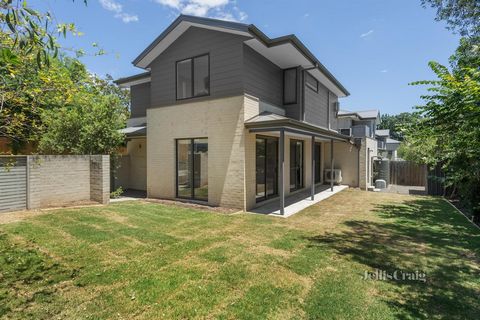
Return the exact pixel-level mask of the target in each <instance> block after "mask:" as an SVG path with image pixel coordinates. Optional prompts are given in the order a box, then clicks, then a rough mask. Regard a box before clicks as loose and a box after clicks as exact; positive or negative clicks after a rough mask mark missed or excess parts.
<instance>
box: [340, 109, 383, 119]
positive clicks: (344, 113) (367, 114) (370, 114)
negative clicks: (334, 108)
mask: <svg viewBox="0 0 480 320" xmlns="http://www.w3.org/2000/svg"><path fill="white" fill-rule="evenodd" d="M379 114H380V111H378V109H371V110H360V111H349V110H340V111H338V115H339V116H341V117H358V118H360V119H376V118H377V117H378V116H379Z"/></svg>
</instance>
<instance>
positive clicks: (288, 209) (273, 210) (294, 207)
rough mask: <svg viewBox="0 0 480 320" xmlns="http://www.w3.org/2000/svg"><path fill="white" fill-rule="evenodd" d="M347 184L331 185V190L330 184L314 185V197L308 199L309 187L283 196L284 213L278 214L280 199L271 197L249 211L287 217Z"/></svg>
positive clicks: (344, 187) (340, 189) (343, 187)
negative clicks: (270, 199)
mask: <svg viewBox="0 0 480 320" xmlns="http://www.w3.org/2000/svg"><path fill="white" fill-rule="evenodd" d="M347 188H348V186H333V192H332V191H331V190H330V186H327V185H319V186H316V187H315V191H316V192H315V199H314V200H313V201H312V200H311V199H310V189H309V188H308V189H307V190H303V191H301V192H298V193H294V194H292V195H288V196H286V197H285V213H284V214H283V215H281V214H280V200H279V199H278V198H275V199H273V200H272V201H271V202H268V203H266V204H264V205H261V206H259V207H257V208H254V209H251V210H250V212H251V213H256V214H266V215H272V216H276V217H281V218H288V217H290V216H292V215H294V214H295V213H297V212H299V211H302V210H303V209H306V208H308V207H310V206H312V205H314V204H316V203H319V202H320V201H322V200H325V199H327V198H329V197H331V196H333V195H334V194H336V193H338V192H340V191H342V190H345V189H347Z"/></svg>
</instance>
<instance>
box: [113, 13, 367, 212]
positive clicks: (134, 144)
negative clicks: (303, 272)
mask: <svg viewBox="0 0 480 320" xmlns="http://www.w3.org/2000/svg"><path fill="white" fill-rule="evenodd" d="M133 64H134V65H135V66H137V67H139V68H142V69H144V70H145V72H144V73H141V74H138V75H134V76H131V77H127V78H123V79H119V80H117V83H118V84H119V85H120V86H122V87H128V88H130V91H131V119H130V120H129V122H128V128H126V129H125V130H124V132H125V133H126V135H127V138H128V146H127V150H128V154H129V157H130V159H129V165H128V168H126V169H125V168H123V169H121V170H124V171H125V170H126V171H128V175H127V176H128V179H126V180H124V182H125V185H124V187H126V188H133V189H145V190H146V191H147V194H148V197H151V198H169V199H186V200H190V201H201V202H205V203H207V204H210V205H220V206H227V207H234V208H239V209H243V210H250V209H252V208H254V207H257V206H260V205H262V204H264V203H266V202H269V201H278V202H279V205H280V208H281V209H280V212H283V207H284V204H285V198H288V196H289V195H291V194H293V193H296V192H301V191H302V190H304V191H305V190H311V191H312V193H311V194H312V197H314V195H315V187H316V186H318V185H320V184H322V183H324V182H325V181H326V180H325V174H324V173H325V172H326V171H328V169H330V168H334V169H338V170H341V172H342V182H341V183H342V184H347V185H350V186H353V187H361V188H364V189H365V188H367V185H368V181H370V177H369V175H371V172H369V164H368V163H369V161H370V159H369V155H368V148H369V145H368V141H366V140H365V139H363V140H361V141H358V142H357V143H355V142H354V141H353V140H352V138H351V137H350V136H347V135H344V134H341V133H339V132H338V130H337V128H338V125H337V121H338V110H339V109H338V108H339V104H338V99H339V98H342V97H346V96H348V95H349V93H348V91H347V90H346V89H345V88H344V87H343V85H342V84H341V83H340V82H339V81H338V80H337V79H336V78H335V77H334V76H333V75H332V74H331V73H330V72H329V71H328V70H327V68H326V67H325V66H324V65H322V64H321V63H320V61H318V59H317V58H316V57H315V56H314V55H313V54H312V53H311V52H310V51H309V50H308V49H307V48H306V47H305V46H304V45H303V44H302V43H301V42H300V40H298V39H297V38H296V37H295V36H294V35H289V36H283V37H279V38H275V39H271V38H269V37H268V36H266V35H265V34H264V33H262V32H261V31H260V30H259V29H258V28H256V27H255V26H254V25H247V24H242V23H236V22H227V21H221V20H213V19H208V18H199V17H192V16H184V15H182V16H180V17H179V18H177V19H176V20H175V21H174V22H173V23H172V24H171V25H170V26H169V27H168V28H167V29H166V30H165V31H164V32H163V33H162V34H161V35H160V36H159V37H158V38H157V39H155V40H154V41H153V42H152V43H151V44H150V45H149V46H148V47H147V48H146V49H145V50H144V51H143V52H142V53H141V54H140V55H139V56H138V57H137V58H136V59H135V60H134V61H133Z"/></svg>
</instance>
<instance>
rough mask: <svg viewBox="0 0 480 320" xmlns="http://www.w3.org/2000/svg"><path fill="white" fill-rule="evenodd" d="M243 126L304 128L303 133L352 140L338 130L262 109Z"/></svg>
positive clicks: (287, 128)
mask: <svg viewBox="0 0 480 320" xmlns="http://www.w3.org/2000/svg"><path fill="white" fill-rule="evenodd" d="M245 127H246V128H249V129H253V128H257V129H258V128H262V129H271V130H273V131H274V130H279V129H282V128H283V129H284V130H304V133H305V134H309V133H310V134H314V135H317V136H321V137H324V138H331V139H335V140H342V141H348V142H352V141H351V140H350V138H351V137H350V136H346V135H343V134H341V133H339V132H338V131H335V130H331V129H327V128H323V127H319V126H316V125H313V124H310V123H307V122H303V121H299V120H295V119H292V118H287V117H284V116H281V115H278V114H275V113H271V112H268V111H264V112H262V113H260V114H259V115H256V116H255V117H253V118H250V119H248V120H246V121H245ZM297 133H298V132H297Z"/></svg>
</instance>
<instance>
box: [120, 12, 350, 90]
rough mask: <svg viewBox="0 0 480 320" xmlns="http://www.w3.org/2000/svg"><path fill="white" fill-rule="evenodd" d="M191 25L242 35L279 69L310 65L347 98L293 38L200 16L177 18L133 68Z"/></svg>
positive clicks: (319, 77)
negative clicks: (270, 35) (272, 34)
mask: <svg viewBox="0 0 480 320" xmlns="http://www.w3.org/2000/svg"><path fill="white" fill-rule="evenodd" d="M191 26H193V27H200V28H205V29H210V30H217V31H222V32H228V33H233V34H238V35H243V36H245V37H246V40H245V44H246V45H248V46H249V47H251V48H252V49H253V50H255V51H257V52H258V53H259V54H261V55H263V56H264V57H265V58H267V59H268V60H270V61H272V62H273V63H275V64H276V65H278V66H279V67H280V68H282V69H286V68H289V67H294V66H299V65H300V66H304V67H312V66H313V67H314V69H312V70H309V72H310V73H311V74H312V75H313V76H314V77H315V78H317V80H319V81H320V82H321V83H322V84H324V85H325V86H326V87H327V88H329V89H330V90H331V91H332V92H334V93H335V94H336V95H337V96H339V97H345V96H348V95H350V93H349V92H348V90H347V89H346V88H345V87H344V86H343V85H342V84H341V83H340V82H339V81H338V80H337V79H336V78H335V77H334V76H333V75H332V74H331V73H330V71H328V70H327V68H326V67H325V66H324V65H323V64H322V63H320V61H319V60H318V59H317V58H316V57H315V56H314V55H313V54H312V53H311V52H310V51H309V50H308V49H307V47H305V45H304V44H303V43H302V42H301V41H300V40H299V39H298V38H297V37H296V36H295V35H293V34H292V35H286V36H282V37H278V38H269V37H268V36H267V35H265V34H264V33H263V32H262V31H260V30H259V29H258V28H257V27H256V26H255V25H253V24H244V23H238V22H231V21H223V20H217V19H210V18H204V17H195V16H188V15H180V16H179V17H178V18H177V19H176V20H175V21H174V22H173V23H172V24H171V25H170V26H169V27H168V28H167V29H165V31H163V32H162V33H161V34H160V35H159V36H158V37H157V38H156V39H155V40H154V41H153V42H152V43H151V44H150V45H149V46H148V47H147V48H146V49H145V50H143V52H142V53H141V54H140V55H139V56H138V57H137V58H135V60H133V62H132V63H133V65H135V66H137V67H139V68H143V69H147V70H148V69H149V66H150V63H151V62H152V61H153V60H154V59H155V58H156V57H157V56H158V55H160V54H161V53H162V52H163V51H164V50H165V49H167V48H168V47H169V46H170V45H171V44H172V43H173V42H174V41H175V40H176V39H177V38H178V37H180V36H181V35H182V34H183V33H184V32H185V31H186V30H187V29H188V28H189V27H191ZM133 77H135V76H133ZM129 78H130V77H129ZM125 79H128V78H124V79H119V80H117V81H122V83H123V84H126V83H127V82H126V81H125Z"/></svg>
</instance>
